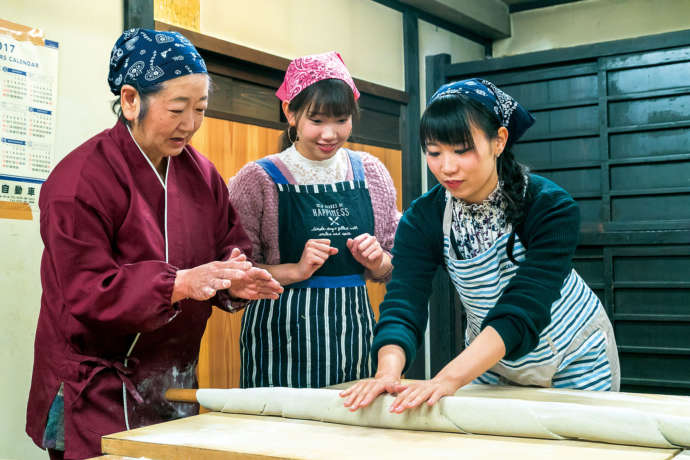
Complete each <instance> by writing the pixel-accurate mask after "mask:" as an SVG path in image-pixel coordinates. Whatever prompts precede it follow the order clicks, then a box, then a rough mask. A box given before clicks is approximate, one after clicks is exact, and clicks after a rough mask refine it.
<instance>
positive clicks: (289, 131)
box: [288, 126, 298, 144]
mask: <svg viewBox="0 0 690 460" xmlns="http://www.w3.org/2000/svg"><path fill="white" fill-rule="evenodd" d="M292 128H293V126H290V127H289V128H288V139H289V140H290V143H291V144H294V143H295V142H297V139H298V138H297V128H295V138H294V139H293V138H292V136H291V134H292Z"/></svg>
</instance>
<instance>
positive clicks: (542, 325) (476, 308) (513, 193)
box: [341, 79, 620, 413]
mask: <svg viewBox="0 0 690 460" xmlns="http://www.w3.org/2000/svg"><path fill="white" fill-rule="evenodd" d="M533 123H534V118H533V117H532V115H531V114H530V113H529V112H527V111H526V110H525V109H524V108H523V107H522V106H521V105H520V104H518V103H517V101H515V100H514V99H513V98H512V97H510V96H509V95H507V94H506V93H504V92H503V91H501V90H500V89H498V88H497V87H496V86H494V85H493V84H492V83H490V82H488V81H486V80H479V79H470V80H464V81H459V82H454V83H450V84H447V85H444V86H442V87H441V88H440V89H439V90H438V91H437V92H436V93H435V94H434V95H433V97H432V98H431V101H430V104H429V106H428V107H427V109H426V111H425V112H424V115H423V117H422V121H421V127H420V139H421V143H422V147H423V149H424V152H425V155H426V160H427V165H428V167H429V169H430V170H431V172H432V173H433V174H434V176H435V177H436V179H437V180H438V182H439V184H438V185H436V186H435V187H433V188H432V189H431V190H429V191H428V192H427V193H426V194H424V195H423V196H421V197H420V198H419V199H417V200H416V201H415V202H413V203H412V205H411V207H410V208H409V209H408V210H407V211H406V212H405V214H404V215H403V217H402V219H401V220H400V224H399V226H398V230H397V233H396V236H395V244H394V246H393V251H392V252H393V265H394V270H393V275H392V280H391V281H390V283H389V284H388V286H387V294H386V297H385V299H384V301H383V303H382V304H381V317H380V320H379V323H378V324H377V326H376V330H375V337H374V342H373V346H372V354H373V356H372V357H373V358H374V359H375V360H377V361H378V368H377V372H376V375H375V378H373V379H368V380H363V381H360V382H358V383H357V384H355V385H354V386H353V387H351V388H349V389H348V390H346V391H344V392H342V393H341V396H343V397H344V398H345V401H344V403H345V406H347V407H349V408H350V410H357V409H358V408H360V407H364V406H367V405H368V404H369V403H371V402H372V401H373V400H374V398H376V396H378V395H379V394H381V393H383V392H388V393H395V394H397V397H396V399H395V400H394V402H393V403H392V405H391V407H390V410H391V412H396V413H401V412H403V411H405V410H406V409H410V408H413V407H416V406H418V405H420V404H422V403H426V404H428V405H432V404H434V403H435V402H436V401H438V400H439V398H441V397H442V396H445V395H452V394H453V393H455V391H457V390H458V389H459V388H460V387H462V386H464V385H466V384H468V383H470V382H475V383H484V384H512V385H528V386H539V387H556V388H569V389H582V390H601V391H606V390H609V391H617V390H618V388H619V382H620V370H619V364H618V355H617V351H616V342H615V339H614V335H613V329H612V327H611V323H610V321H609V319H608V317H607V315H606V312H605V310H604V307H603V306H602V304H601V302H600V301H599V299H597V297H596V296H595V295H594V293H593V292H592V290H591V289H590V288H589V287H588V286H587V285H586V284H585V283H584V281H583V280H582V279H581V278H580V276H579V275H578V274H577V272H576V271H575V270H574V269H573V268H572V256H573V253H574V252H575V247H576V245H577V240H578V233H579V230H580V220H579V212H578V207H577V204H576V203H575V201H574V200H573V199H572V197H571V196H570V195H569V194H568V193H567V192H566V191H565V190H563V189H562V188H560V187H559V186H558V185H556V184H554V183H553V182H551V181H549V180H548V179H545V178H543V177H540V176H537V175H535V174H530V173H529V172H528V170H527V169H526V168H525V167H524V166H522V165H520V164H519V163H518V162H517V161H516V160H515V158H514V157H513V154H512V152H511V150H510V148H511V146H512V145H513V144H514V143H515V141H516V140H517V139H519V138H520V137H521V136H522V135H523V134H524V133H525V131H526V130H527V129H528V128H529V127H530V126H531V125H532V124H533ZM439 266H442V267H443V268H444V269H445V270H446V271H447V272H448V274H449V276H450V279H451V281H452V283H453V285H454V286H455V288H456V290H457V292H458V294H459V296H460V299H461V300H462V304H463V307H464V309H465V313H466V315H467V329H466V331H465V349H464V350H463V351H462V352H461V353H460V354H459V355H458V356H457V357H456V358H455V359H453V360H452V361H451V362H450V363H448V364H447V365H446V366H445V367H444V368H443V369H442V370H441V371H439V373H438V374H437V375H435V376H434V377H433V378H432V379H430V380H424V381H415V382H412V383H409V384H405V385H403V384H401V381H400V378H401V375H402V374H403V373H404V372H405V371H406V369H407V368H408V366H409V365H410V363H411V362H412V361H413V360H414V357H415V352H416V350H417V347H418V346H419V345H420V344H421V343H422V340H423V337H424V331H425V328H426V324H427V318H428V311H427V301H428V299H429V295H430V294H431V281H432V278H433V276H434V274H435V272H436V270H437V268H438V267H439Z"/></svg>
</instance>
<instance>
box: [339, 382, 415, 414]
mask: <svg viewBox="0 0 690 460" xmlns="http://www.w3.org/2000/svg"><path fill="white" fill-rule="evenodd" d="M405 388H407V386H405V385H402V384H401V383H400V378H399V377H394V376H392V375H385V374H384V375H377V376H376V377H375V378H373V379H364V380H360V381H359V382H357V383H355V384H354V385H353V386H351V387H350V388H348V389H347V390H345V391H342V392H340V397H342V398H345V402H344V403H343V405H344V406H345V407H347V408H349V409H350V410H351V411H352V412H354V411H356V410H357V409H359V408H360V407H366V406H368V405H369V404H371V402H372V401H373V400H374V399H376V397H377V396H379V395H380V394H382V393H390V394H396V393H398V392H400V391H403V390H405Z"/></svg>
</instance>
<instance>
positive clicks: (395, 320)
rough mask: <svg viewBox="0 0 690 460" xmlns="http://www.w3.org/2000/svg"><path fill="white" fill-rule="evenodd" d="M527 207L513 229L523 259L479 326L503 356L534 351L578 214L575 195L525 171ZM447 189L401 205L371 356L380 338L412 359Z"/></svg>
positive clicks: (438, 248)
mask: <svg viewBox="0 0 690 460" xmlns="http://www.w3.org/2000/svg"><path fill="white" fill-rule="evenodd" d="M526 197H527V198H526V203H525V205H526V206H527V214H526V217H525V221H524V223H523V224H522V225H520V226H519V227H517V228H516V229H515V230H516V233H517V235H518V237H519V238H520V241H521V242H522V244H523V245H524V246H525V247H526V248H527V253H526V255H525V257H526V259H525V260H524V261H523V262H522V263H520V266H519V268H518V271H517V273H516V274H515V276H514V277H513V278H512V279H511V280H510V282H509V283H508V285H507V286H506V288H505V290H504V291H503V294H502V295H501V297H500V298H499V299H498V301H497V302H496V305H495V306H494V307H493V308H492V309H491V310H490V311H489V313H488V314H487V316H486V318H485V319H484V322H483V323H482V329H484V328H485V327H486V326H491V327H493V328H494V329H496V331H497V332H498V333H499V335H500V336H501V338H502V339H503V342H504V343H505V347H506V356H505V358H504V359H508V360H515V359H518V358H520V357H522V356H524V355H526V354H527V353H529V352H530V351H532V350H534V348H535V347H536V346H537V343H538V342H539V335H540V333H541V332H542V331H543V330H544V328H545V327H546V326H547V325H548V324H549V322H550V321H551V304H552V303H553V302H555V301H556V300H558V299H559V298H560V291H561V287H562V285H563V282H564V280H565V278H566V276H567V275H568V274H569V273H570V271H571V269H572V256H573V253H574V252H575V247H576V246H577V239H578V234H579V229H580V214H579V210H578V207H577V204H576V203H575V201H574V200H573V198H572V197H571V196H570V195H569V194H568V192H566V191H565V190H563V189H562V188H561V187H559V186H558V185H556V184H554V183H553V182H551V181H550V180H548V179H545V178H543V177H540V176H537V175H534V174H530V176H529V183H528V186H527V195H526ZM445 205H446V197H445V189H444V188H443V187H442V186H441V185H436V186H435V187H433V188H432V189H431V190H429V191H428V192H427V193H425V194H424V195H422V196H421V197H419V198H417V199H416V200H415V201H414V202H413V203H412V204H411V206H410V208H409V209H408V210H407V211H406V212H405V214H404V215H403V217H402V219H401V220H400V223H399V225H398V230H397V232H396V234H395V244H394V245H393V250H392V253H393V266H394V269H393V277H392V279H391V281H390V282H389V283H388V285H387V292H386V297H385V298H384V300H383V303H381V306H380V312H381V316H380V319H379V322H378V324H377V325H376V328H375V336H374V343H373V347H372V358H373V359H374V361H376V360H377V355H378V350H379V348H381V347H382V346H384V345H389V344H396V345H399V346H401V347H402V348H403V350H405V357H406V364H405V370H407V368H408V367H409V365H410V363H412V361H413V360H414V358H415V354H416V352H417V348H418V347H419V346H420V345H421V343H422V340H423V337H424V330H425V328H426V324H427V316H428V312H427V302H428V300H429V296H430V294H431V281H432V279H433V277H434V274H435V273H436V270H437V268H438V267H439V266H443V267H444V268H445V262H444V259H443V228H442V224H443V211H444V209H445Z"/></svg>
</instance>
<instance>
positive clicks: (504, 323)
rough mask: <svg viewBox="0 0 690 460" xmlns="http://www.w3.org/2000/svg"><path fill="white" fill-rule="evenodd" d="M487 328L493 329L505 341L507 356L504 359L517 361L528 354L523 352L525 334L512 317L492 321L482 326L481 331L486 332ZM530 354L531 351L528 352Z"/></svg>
mask: <svg viewBox="0 0 690 460" xmlns="http://www.w3.org/2000/svg"><path fill="white" fill-rule="evenodd" d="M486 326H491V327H493V328H494V329H495V330H496V332H498V335H500V336H501V339H503V344H504V345H505V347H506V354H505V357H504V359H508V360H515V359H518V358H520V357H521V356H523V355H525V354H527V353H526V352H524V351H523V350H522V348H525V347H524V346H522V347H521V345H523V337H524V334H523V332H522V328H521V327H520V325H519V323H518V322H517V321H515V320H513V319H512V318H511V317H510V316H502V317H500V318H495V319H492V320H490V321H488V322H485V323H484V324H482V327H481V329H482V330H484V328H485V327H486ZM527 352H529V350H527Z"/></svg>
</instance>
